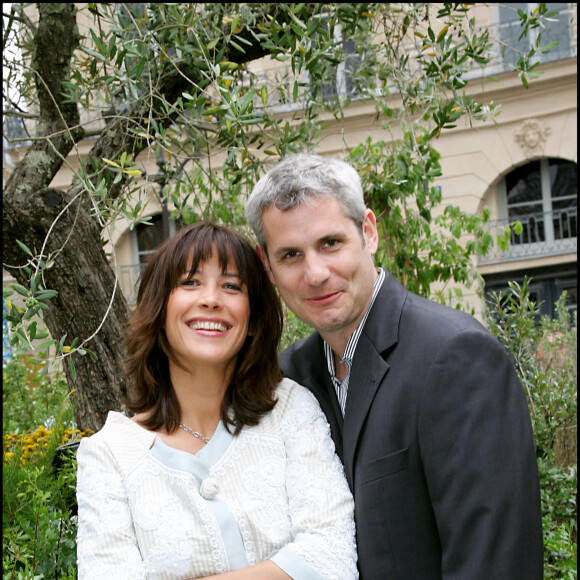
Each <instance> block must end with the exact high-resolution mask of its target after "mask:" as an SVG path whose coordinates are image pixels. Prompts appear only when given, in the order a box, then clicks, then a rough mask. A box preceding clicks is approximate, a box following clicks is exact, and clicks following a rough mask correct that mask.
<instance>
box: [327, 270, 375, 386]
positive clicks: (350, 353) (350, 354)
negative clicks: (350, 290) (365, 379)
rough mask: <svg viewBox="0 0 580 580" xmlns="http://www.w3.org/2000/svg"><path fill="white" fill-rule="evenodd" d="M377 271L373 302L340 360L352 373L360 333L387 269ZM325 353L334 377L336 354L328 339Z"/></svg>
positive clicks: (329, 370) (372, 302) (349, 340)
mask: <svg viewBox="0 0 580 580" xmlns="http://www.w3.org/2000/svg"><path fill="white" fill-rule="evenodd" d="M377 272H378V274H379V275H378V277H377V279H376V280H375V285H374V287H373V295H372V297H371V302H370V304H369V307H368V308H367V311H366V312H365V315H364V316H363V318H362V320H361V321H360V323H359V325H358V326H357V327H356V329H355V331H354V332H353V333H352V334H351V335H350V337H349V339H348V342H347V343H346V348H345V349H344V354H343V356H342V360H341V361H340V362H341V363H343V364H346V366H347V367H348V371H349V373H350V368H351V366H352V360H353V358H354V352H355V350H356V346H357V344H358V341H359V338H360V335H361V334H362V330H363V328H364V325H365V323H366V321H367V318H368V316H369V313H370V311H371V308H372V307H373V304H374V303H375V299H376V297H377V294H378V293H379V290H380V289H381V286H382V284H383V281H384V279H385V271H384V270H383V269H382V268H377ZM324 354H325V356H326V362H327V365H328V372H329V373H330V376H331V377H332V378H334V377H335V375H336V373H335V367H334V354H333V352H332V348H330V345H329V344H328V343H327V342H326V341H324Z"/></svg>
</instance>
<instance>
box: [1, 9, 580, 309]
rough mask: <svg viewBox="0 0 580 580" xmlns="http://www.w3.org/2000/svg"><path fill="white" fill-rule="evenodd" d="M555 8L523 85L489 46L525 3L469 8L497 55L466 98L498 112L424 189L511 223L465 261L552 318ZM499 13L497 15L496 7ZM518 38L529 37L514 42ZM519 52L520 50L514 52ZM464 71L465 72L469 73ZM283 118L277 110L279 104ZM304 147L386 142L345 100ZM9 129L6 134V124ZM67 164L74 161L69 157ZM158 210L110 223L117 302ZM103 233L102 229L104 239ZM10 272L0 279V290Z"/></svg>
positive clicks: (573, 273)
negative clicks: (527, 281)
mask: <svg viewBox="0 0 580 580" xmlns="http://www.w3.org/2000/svg"><path fill="white" fill-rule="evenodd" d="M550 6H551V8H554V9H557V10H559V12H560V17H559V19H558V20H557V21H554V22H553V23H550V25H549V26H548V27H547V28H546V30H545V31H543V32H542V35H543V36H544V35H545V36H546V40H547V41H549V40H550V39H557V40H559V45H558V46H557V47H556V48H555V49H553V51H552V52H550V53H549V54H548V55H544V56H543V57H542V66H541V69H542V70H543V74H542V75H541V76H540V77H539V78H538V79H535V80H534V81H533V82H531V83H530V85H529V88H527V89H526V88H524V86H523V85H522V82H521V80H520V79H519V78H518V76H517V75H516V74H515V73H514V72H512V70H511V69H510V65H511V64H513V63H514V62H515V61H514V59H515V58H516V57H517V56H516V53H515V52H514V51H510V50H506V51H505V52H504V51H502V49H501V46H500V45H501V43H502V41H505V43H506V44H509V45H510V46H515V47H516V48H517V47H518V43H519V42H520V41H519V40H518V38H517V35H519V30H520V29H519V22H518V21H517V20H516V16H514V15H517V12H515V11H514V8H530V7H532V8H533V6H532V5H531V4H507V5H502V7H497V6H484V5H481V6H479V7H478V10H477V19H478V24H479V25H481V26H489V27H492V28H493V30H494V35H493V36H494V38H497V39H498V42H499V44H498V54H499V55H500V57H499V58H498V60H497V63H496V64H495V65H494V68H493V70H488V71H486V73H487V74H491V75H493V76H494V77H495V78H496V79H497V80H495V81H492V80H485V81H484V80H483V79H481V80H480V79H477V78H474V79H472V80H473V82H470V83H469V85H468V87H467V91H468V93H469V94H471V95H473V96H474V97H475V98H476V100H478V101H479V102H483V103H491V102H494V103H500V104H501V106H502V112H501V114H500V115H499V116H498V117H497V119H496V120H495V122H492V121H489V122H485V123H478V124H477V125H476V126H470V125H469V124H467V123H466V124H465V126H458V127H456V128H455V129H453V130H448V131H444V132H443V133H442V134H441V137H440V138H439V139H438V141H437V143H436V144H435V146H436V148H437V149H438V151H439V152H440V153H441V165H442V176H441V177H440V178H439V179H438V180H437V182H436V185H437V186H439V187H440V188H441V192H442V198H443V202H442V206H445V205H448V204H453V205H457V206H459V207H461V208H462V209H463V210H464V211H466V212H468V213H474V212H482V211H483V209H484V208H486V207H487V208H489V209H490V211H491V222H490V225H489V227H490V232H491V233H492V234H493V235H494V236H495V235H496V234H497V233H499V232H500V231H501V228H503V227H505V225H507V224H508V223H510V222H513V221H514V220H519V221H520V222H521V223H522V226H523V231H522V233H521V234H520V235H515V234H514V235H513V236H512V238H511V240H510V247H509V250H508V251H506V252H502V251H500V250H499V249H498V248H497V246H495V247H494V249H493V251H492V252H491V253H490V254H489V255H488V256H486V257H485V258H481V259H479V260H478V261H477V263H476V264H475V266H476V268H477V270H478V272H479V273H480V274H481V276H482V277H483V280H484V282H485V291H486V292H491V291H497V290H503V289H506V288H507V284H508V281H510V280H516V281H521V280H523V278H524V276H528V277H532V279H533V280H532V284H531V287H530V289H531V292H532V296H533V297H534V298H536V300H538V301H541V302H542V312H543V313H545V314H548V315H551V314H553V304H554V302H555V301H556V300H557V299H558V297H559V296H560V294H561V293H562V292H563V291H564V290H565V291H567V293H568V308H570V309H571V310H575V309H576V304H577V283H576V277H577V266H576V264H577V257H576V247H577V225H576V224H577V221H576V211H577V134H576V132H577V41H576V35H577V32H576V30H577V29H576V4H566V3H561V4H556V3H553V4H551V5H550ZM506 7H507V8H506ZM521 42H529V40H525V39H524V41H521ZM520 48H525V47H520ZM253 66H254V70H255V72H256V73H258V74H262V75H264V77H267V76H268V75H274V74H276V67H277V66H278V67H279V66H283V65H282V64H280V63H277V64H276V65H275V66H272V65H266V64H265V63H264V62H257V63H254V65H253ZM474 74H475V76H477V75H476V73H474ZM336 81H337V82H336V84H335V85H334V86H332V85H330V86H329V87H328V91H329V98H330V97H332V95H333V94H337V93H340V92H341V91H348V90H349V85H348V78H345V76H344V69H341V68H340V67H338V69H337V78H336ZM280 112H281V114H283V107H282V106H281V105H280ZM328 121H329V126H328V127H327V128H326V129H325V130H324V132H323V135H322V139H321V142H320V145H319V147H318V148H317V150H316V152H317V153H318V154H321V155H327V156H333V157H337V158H344V157H345V155H346V154H347V153H348V151H349V150H350V149H352V148H353V147H355V146H356V145H358V144H359V143H361V142H363V141H365V140H366V139H367V138H369V137H370V138H371V139H372V140H373V141H379V140H385V141H387V140H388V139H390V138H391V137H390V135H389V134H388V133H387V132H386V131H385V130H384V129H382V128H381V126H380V125H378V124H377V123H376V110H375V106H374V103H373V102H372V101H370V100H369V99H357V98H356V95H355V96H354V97H353V100H352V103H351V104H350V105H349V106H348V107H347V108H346V109H345V111H344V117H343V118H342V119H340V120H336V119H334V118H332V117H329V119H328ZM11 130H12V131H17V130H18V127H16V128H12V129H11ZM91 146H92V142H91V138H90V137H89V138H87V139H85V141H84V142H82V143H81V144H79V151H80V154H81V156H82V155H86V154H87V153H88V151H89V149H90V147H91ZM23 151H24V149H22V148H8V149H5V154H4V175H6V173H7V172H9V171H10V166H11V165H12V166H13V165H14V164H15V163H17V162H18V159H19V158H20V156H21V155H22V154H23ZM154 157H155V156H154V155H151V153H150V152H149V153H147V154H142V155H141V157H140V158H139V159H138V160H137V162H138V164H139V165H140V166H144V167H145V170H146V171H147V172H148V173H149V174H150V175H153V174H155V173H157V172H158V171H159V169H158V167H157V165H156V160H155V158H154ZM70 163H71V167H73V168H74V166H75V163H77V160H75V158H72V157H71V159H70ZM71 177H72V176H71V173H70V171H69V170H68V169H63V170H62V171H61V172H60V173H59V174H58V175H57V177H56V178H55V181H54V182H53V184H52V186H53V187H57V188H58V187H67V185H68V184H70V182H71ZM168 209H169V210H170V209H171V208H170V207H169V208H167V207H165V208H164V207H162V206H161V205H160V204H159V203H158V202H157V201H155V200H154V199H153V200H152V201H151V203H150V204H149V205H148V206H147V210H146V215H150V216H151V217H152V223H153V226H152V227H151V226H137V227H136V228H134V229H132V230H130V229H129V227H128V224H127V223H126V222H124V221H119V223H118V224H117V225H116V227H115V230H114V233H113V234H112V236H109V238H108V239H109V244H110V248H109V249H110V250H114V251H115V255H116V266H115V267H116V269H117V271H118V274H119V281H120V285H121V288H122V289H123V292H124V293H125V296H126V297H127V300H128V302H129V304H133V303H134V301H135V296H136V283H137V279H138V274H139V271H140V268H141V266H142V265H143V263H144V262H145V260H146V259H147V255H148V254H150V253H151V252H152V251H154V250H155V248H156V247H157V246H158V245H159V243H160V242H161V241H162V240H163V239H164V238H166V237H167V236H170V235H171V234H172V233H173V232H174V231H175V223H174V222H172V221H171V220H169V219H168ZM107 235H108V234H107V233H106V232H105V236H107ZM8 283H10V277H9V276H8V275H7V274H6V273H4V285H6V284H8ZM465 299H466V301H467V304H468V306H470V307H471V308H472V309H473V310H474V312H475V314H476V316H477V317H479V318H483V312H484V302H483V301H482V299H481V298H480V297H479V296H478V295H477V294H476V292H475V291H474V290H466V292H465Z"/></svg>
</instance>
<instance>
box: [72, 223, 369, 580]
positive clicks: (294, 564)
mask: <svg viewBox="0 0 580 580" xmlns="http://www.w3.org/2000/svg"><path fill="white" fill-rule="evenodd" d="M282 320H283V318H282V309H281V304H280V301H279V299H278V296H277V293H276V291H275V289H274V288H273V286H272V285H271V283H270V281H269V280H268V276H267V274H266V272H265V270H264V268H263V266H262V264H261V261H260V259H259V257H258V255H257V253H256V252H255V251H254V249H253V248H252V247H251V245H250V244H249V243H248V242H247V241H246V240H245V239H244V238H243V237H241V236H240V235H238V234H236V233H235V232H233V231H231V230H229V229H227V228H224V227H219V226H215V225H212V224H209V223H206V222H203V223H198V224H194V225H192V226H189V227H186V228H183V229H181V230H179V231H178V232H177V234H175V235H174V236H173V237H172V238H170V239H169V240H167V241H166V242H165V243H164V244H163V245H162V246H161V247H160V248H159V250H158V251H157V252H156V253H155V254H154V256H153V258H152V259H151V261H150V262H149V264H148V265H147V267H146V268H145V270H144V272H143V274H142V278H141V283H140V288H139V293H138V299H137V307H136V310H135V312H134V314H133V317H132V319H131V325H130V328H129V332H128V337H127V339H126V351H127V372H128V374H129V376H130V377H132V379H133V383H134V384H133V385H132V393H131V396H130V398H129V400H128V402H127V407H128V409H129V410H130V411H132V412H134V413H136V414H135V416H133V417H132V418H130V419H129V418H128V417H126V416H125V415H123V414H121V413H117V412H110V413H109V415H108V418H107V421H106V424H105V426H104V427H103V428H102V429H101V431H100V432H99V433H97V434H95V435H93V436H92V437H90V438H87V439H83V440H82V441H81V444H80V447H79V450H78V453H77V460H78V480H77V499H78V506H79V520H78V527H79V529H78V538H77V544H78V565H79V579H80V580H82V579H88V578H107V580H111V579H112V578H123V579H132V578H164V579H166V578H167V579H184V578H201V577H213V576H214V575H219V578H220V580H221V579H223V580H229V579H231V580H236V579H243V578H251V579H253V580H256V579H258V580H259V579H260V578H267V579H268V580H275V579H277V578H280V579H287V578H294V579H310V578H313V579H314V578H316V579H319V578H334V579H337V580H345V579H348V578H357V577H358V574H357V571H356V552H355V546H354V523H353V501H352V496H351V495H350V492H349V490H348V486H347V483H346V480H345V479H344V474H343V470H342V466H341V464H340V462H339V460H338V458H337V457H336V455H335V454H334V446H333V443H332V440H331V439H330V433H329V428H328V425H327V423H326V420H325V419H324V416H323V415H322V412H321V411H320V408H319V407H318V404H317V402H316V400H315V399H314V397H313V396H312V395H311V394H310V393H309V392H308V391H307V390H306V389H305V388H303V387H301V386H300V385H298V384H297V383H294V382H293V381H290V380H288V379H282V380H280V374H279V370H278V365H277V357H276V350H277V346H278V341H279V339H280V335H281V331H282Z"/></svg>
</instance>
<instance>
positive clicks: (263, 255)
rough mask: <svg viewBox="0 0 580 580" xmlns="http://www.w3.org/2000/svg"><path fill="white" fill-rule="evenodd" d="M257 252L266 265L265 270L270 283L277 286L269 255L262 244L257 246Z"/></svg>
mask: <svg viewBox="0 0 580 580" xmlns="http://www.w3.org/2000/svg"><path fill="white" fill-rule="evenodd" d="M256 251H257V252H258V256H260V260H262V264H264V268H266V272H267V273H268V277H269V278H270V282H272V284H274V285H276V282H274V277H273V276H272V268H270V260H269V259H268V254H267V253H266V252H264V250H263V249H262V246H260V244H256Z"/></svg>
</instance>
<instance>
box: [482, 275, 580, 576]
mask: <svg viewBox="0 0 580 580" xmlns="http://www.w3.org/2000/svg"><path fill="white" fill-rule="evenodd" d="M528 284H529V280H528V279H525V280H524V282H523V283H522V285H521V286H520V285H518V284H517V283H515V282H512V283H510V285H509V288H510V289H509V292H507V293H505V292H502V293H499V294H498V293H494V294H492V296H491V299H490V316H489V319H488V320H489V328H490V331H491V332H492V334H493V335H494V336H497V337H498V338H499V339H500V340H501V342H502V343H503V345H504V346H505V348H506V349H507V351H508V353H509V354H510V356H511V358H512V360H513V362H514V364H515V367H516V370H517V372H518V375H519V377H520V379H521V381H522V384H523V386H524V389H525V392H526V395H527V400H528V405H529V408H530V414H531V417H532V424H533V428H534V437H535V442H536V454H537V458H538V467H539V470H540V487H541V496H542V514H543V529H544V550H545V559H544V562H545V569H544V575H545V578H576V577H577V572H576V562H577V533H578V528H577V518H578V512H577V504H576V489H577V484H578V475H577V458H576V452H575V451H576V443H575V442H576V431H577V409H578V406H577V360H578V359H577V328H578V320H577V313H576V312H574V315H573V316H572V315H571V313H570V312H569V311H568V310H567V308H566V299H567V297H566V293H564V294H563V295H562V297H561V298H560V299H559V300H558V302H557V303H556V317H555V318H554V319H550V318H548V317H546V316H544V317H542V318H539V314H538V313H539V305H538V304H535V303H534V302H533V301H532V300H531V299H530V296H529V293H528ZM570 450H572V452H570Z"/></svg>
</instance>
